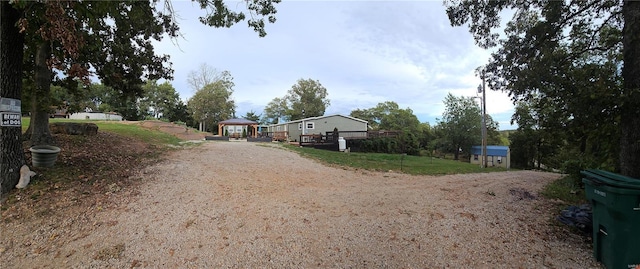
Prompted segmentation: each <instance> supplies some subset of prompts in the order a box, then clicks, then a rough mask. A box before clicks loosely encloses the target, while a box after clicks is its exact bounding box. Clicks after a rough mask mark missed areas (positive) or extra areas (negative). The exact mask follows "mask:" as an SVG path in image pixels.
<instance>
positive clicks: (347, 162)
mask: <svg viewBox="0 0 640 269" xmlns="http://www.w3.org/2000/svg"><path fill="white" fill-rule="evenodd" d="M286 148H288V149H291V150H293V151H296V152H298V153H300V154H301V155H303V156H305V157H310V158H313V159H316V160H319V161H321V162H324V163H328V164H337V165H342V166H348V167H353V168H359V169H366V170H374V171H389V170H393V171H396V172H403V173H407V174H413V175H447V174H465V173H487V172H499V171H506V169H504V168H497V167H491V168H484V169H483V168H480V166H478V165H476V164H470V163H465V162H460V161H453V160H445V159H440V158H432V157H422V156H410V155H401V154H384V153H357V152H351V153H344V152H338V151H329V150H322V149H314V148H301V147H296V146H289V145H287V146H286Z"/></svg>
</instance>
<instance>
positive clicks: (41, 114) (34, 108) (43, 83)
mask: <svg viewBox="0 0 640 269" xmlns="http://www.w3.org/2000/svg"><path fill="white" fill-rule="evenodd" d="M49 57H51V47H50V43H49V42H43V43H41V44H40V45H39V46H38V51H37V52H36V69H35V84H36V85H35V86H36V87H35V89H34V91H33V93H32V94H31V122H30V125H29V130H27V132H28V135H29V140H30V141H31V143H30V144H31V145H32V146H33V145H53V144H55V142H54V140H53V136H52V135H51V131H49V114H50V110H51V109H50V107H49V106H50V103H51V102H50V100H49V99H50V98H49V95H50V90H51V76H52V72H51V69H50V68H49V66H48V65H47V59H49Z"/></svg>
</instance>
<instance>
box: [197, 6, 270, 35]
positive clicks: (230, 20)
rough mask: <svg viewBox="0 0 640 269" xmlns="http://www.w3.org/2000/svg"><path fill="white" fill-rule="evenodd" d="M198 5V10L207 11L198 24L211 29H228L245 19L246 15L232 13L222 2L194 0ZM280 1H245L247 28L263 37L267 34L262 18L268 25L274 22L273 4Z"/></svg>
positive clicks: (236, 12) (239, 12) (238, 12)
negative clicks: (248, 17)
mask: <svg viewBox="0 0 640 269" xmlns="http://www.w3.org/2000/svg"><path fill="white" fill-rule="evenodd" d="M194 1H196V2H198V3H199V4H200V8H202V9H206V10H207V16H205V17H200V18H199V19H200V22H202V23H203V24H205V25H208V26H213V27H226V28H229V27H231V26H232V25H233V24H235V23H237V22H240V21H242V20H245V19H246V14H245V13H244V12H241V11H233V10H231V9H229V8H228V7H227V5H226V4H225V3H224V1H222V0H215V1H211V0H194ZM280 1H281V0H265V1H246V4H247V6H246V9H247V11H248V12H249V13H250V19H249V20H248V21H247V23H248V25H249V27H251V28H253V30H254V31H256V32H257V33H258V35H260V37H264V36H266V35H267V32H266V31H265V29H264V18H267V21H268V22H270V23H274V22H276V17H275V14H276V12H277V11H276V8H275V4H277V3H280Z"/></svg>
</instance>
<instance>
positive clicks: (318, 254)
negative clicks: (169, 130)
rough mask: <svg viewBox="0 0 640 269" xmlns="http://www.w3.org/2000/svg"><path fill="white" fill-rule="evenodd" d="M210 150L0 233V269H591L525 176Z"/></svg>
mask: <svg viewBox="0 0 640 269" xmlns="http://www.w3.org/2000/svg"><path fill="white" fill-rule="evenodd" d="M277 147H278V146H275V145H271V144H267V145H266V146H265V145H264V144H263V145H258V144H252V143H247V142H207V143H204V144H203V145H200V146H198V147H196V148H192V149H188V150H178V151H175V152H172V153H171V156H169V158H168V161H165V162H163V163H161V164H158V165H155V166H152V167H148V168H146V169H144V170H143V171H141V172H140V178H141V180H144V182H145V183H143V184H140V185H138V186H135V187H133V189H118V190H113V193H112V194H111V195H110V196H108V197H110V198H109V199H113V200H117V201H118V202H117V203H113V204H111V203H105V204H104V206H102V205H101V204H100V203H97V204H96V205H95V206H92V207H90V208H85V209H84V210H82V211H81V212H75V213H74V214H75V215H72V216H71V215H70V216H67V217H66V218H64V219H61V220H60V219H58V220H56V221H51V220H46V219H45V220H31V221H28V220H24V221H25V223H19V222H18V221H13V222H10V223H5V222H3V223H2V224H1V225H2V226H1V228H2V236H1V237H0V238H1V241H0V244H1V245H0V264H1V265H0V267H2V268H136V267H139V268H601V267H600V266H599V265H598V263H596V262H595V261H594V259H593V258H592V256H591V251H592V250H591V246H590V242H588V241H585V239H584V238H583V237H580V236H577V235H574V234H571V233H568V232H567V231H566V228H564V227H562V226H559V225H558V224H555V223H554V222H553V221H552V219H553V218H554V215H555V214H556V213H557V207H556V206H555V205H554V203H553V201H549V200H545V199H543V198H540V197H539V196H538V194H537V193H538V191H539V190H540V189H541V188H542V187H543V186H544V185H545V184H547V183H548V182H550V181H552V180H554V179H556V178H558V177H559V175H558V174H552V173H543V172H534V171H509V172H500V173H483V174H466V175H448V176H438V177H434V176H410V175H404V174H399V173H393V172H389V173H385V172H370V171H362V170H354V169H345V168H340V167H328V166H324V165H322V164H319V163H318V162H316V161H313V160H309V159H305V158H302V157H300V156H298V155H297V154H296V153H293V152H290V151H287V150H283V149H281V148H277Z"/></svg>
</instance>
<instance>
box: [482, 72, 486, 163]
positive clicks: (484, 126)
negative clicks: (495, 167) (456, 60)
mask: <svg viewBox="0 0 640 269" xmlns="http://www.w3.org/2000/svg"><path fill="white" fill-rule="evenodd" d="M486 167H487V91H486V88H485V74H484V69H483V70H482V168H486Z"/></svg>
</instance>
